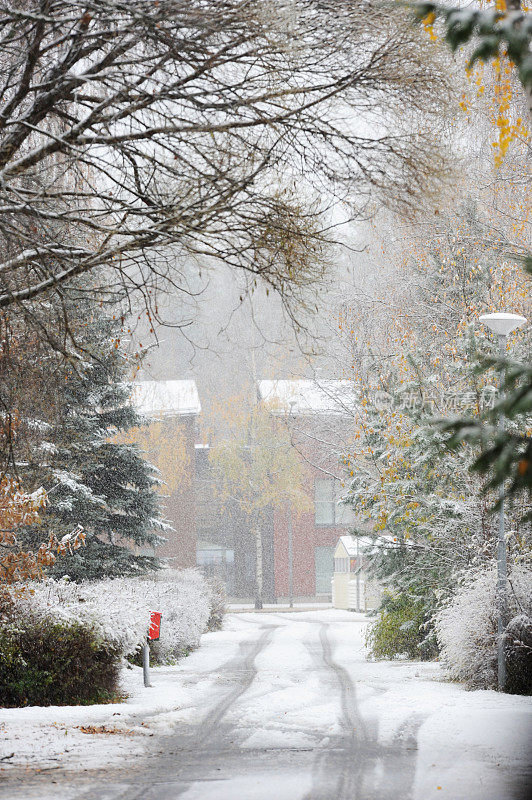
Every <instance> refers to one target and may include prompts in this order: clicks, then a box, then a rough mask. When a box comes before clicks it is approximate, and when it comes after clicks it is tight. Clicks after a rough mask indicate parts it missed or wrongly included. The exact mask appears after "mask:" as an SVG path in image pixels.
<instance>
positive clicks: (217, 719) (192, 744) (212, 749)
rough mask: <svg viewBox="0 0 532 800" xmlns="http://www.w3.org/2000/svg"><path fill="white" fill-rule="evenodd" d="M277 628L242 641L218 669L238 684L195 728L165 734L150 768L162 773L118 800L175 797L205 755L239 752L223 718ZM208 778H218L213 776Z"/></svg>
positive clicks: (231, 726)
mask: <svg viewBox="0 0 532 800" xmlns="http://www.w3.org/2000/svg"><path fill="white" fill-rule="evenodd" d="M278 627H280V626H278V625H271V624H267V625H261V628H264V630H263V632H262V633H261V635H260V636H259V637H258V638H256V639H252V640H251V641H249V640H245V641H242V642H240V643H239V651H238V653H237V654H236V655H235V656H233V657H232V658H231V659H229V661H226V662H225V664H223V665H222V666H221V667H220V668H219V671H220V674H221V675H224V676H227V675H229V676H230V677H234V676H236V679H237V680H236V683H235V686H234V687H233V688H232V689H231V690H230V691H229V692H227V693H226V694H225V695H224V697H223V698H222V699H221V700H220V701H219V702H217V703H216V704H215V705H214V706H213V707H212V708H211V709H210V710H209V711H208V712H207V714H206V715H205V716H204V717H203V718H202V719H201V721H200V722H199V724H198V726H197V729H196V730H195V731H192V732H190V733H188V732H187V733H185V734H182V733H178V734H175V735H174V736H173V737H172V736H168V737H166V741H165V744H166V752H165V753H164V754H162V755H159V756H158V757H156V758H153V756H152V759H153V761H152V763H151V764H150V769H151V771H152V772H153V773H154V774H156V775H158V776H159V779H158V780H155V781H153V780H152V781H150V783H149V784H144V785H143V786H142V787H141V788H139V789H137V790H135V791H134V792H133V793H132V792H131V790H128V791H126V793H125V794H121V795H119V796H118V797H117V800H118V798H120V800H140V798H142V800H150V798H157V800H159V799H160V798H161V799H162V798H167V797H168V798H169V797H171V798H172V800H174V799H175V798H178V797H180V796H181V795H182V794H184V793H185V792H186V791H188V789H189V788H190V787H191V786H192V785H194V784H195V783H198V781H201V780H202V778H200V775H199V774H198V770H197V763H198V761H200V762H201V759H202V758H205V759H206V760H207V761H208V762H210V763H212V761H213V760H214V761H216V760H217V759H219V760H220V761H222V762H223V759H224V758H227V757H228V756H230V755H233V754H234V752H235V751H238V748H237V747H234V746H233V742H232V741H230V736H231V732H232V731H233V729H234V728H235V727H236V726H235V724H234V723H231V722H224V718H225V716H226V715H227V714H228V712H229V711H230V710H231V708H232V707H233V706H234V705H235V704H236V703H237V702H238V700H239V699H240V698H241V697H242V695H243V694H245V692H246V691H247V690H248V689H249V688H250V686H251V685H252V683H253V681H254V680H255V677H256V675H257V667H256V665H255V660H256V658H257V656H258V655H259V654H260V653H261V652H262V651H263V650H264V649H265V648H266V647H267V646H268V645H269V643H270V642H271V639H272V637H273V634H274V632H275V630H277V628H278ZM172 740H173V741H172ZM187 753H188V754H190V755H192V759H191V760H190V759H189V758H187V757H186V754H187ZM180 757H182V758H180ZM150 760H151V759H150ZM153 762H156V763H153ZM187 773H188V774H187ZM190 773H192V774H190ZM208 780H209V781H213V780H216V779H215V778H213V777H212V776H210V777H209V778H208ZM168 793H169V794H168ZM87 800H91V796H90V795H87Z"/></svg>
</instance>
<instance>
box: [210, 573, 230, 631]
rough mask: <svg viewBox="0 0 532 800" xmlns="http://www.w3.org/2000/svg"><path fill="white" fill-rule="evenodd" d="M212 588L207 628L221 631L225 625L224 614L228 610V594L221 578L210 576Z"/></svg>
mask: <svg viewBox="0 0 532 800" xmlns="http://www.w3.org/2000/svg"><path fill="white" fill-rule="evenodd" d="M207 584H208V586H209V590H210V608H211V610H210V615H209V620H208V622H207V630H209V631H219V630H220V629H221V627H222V625H223V621H224V615H225V612H226V610H227V595H226V593H225V586H224V584H223V583H222V581H221V580H220V579H219V578H209V580H208V581H207Z"/></svg>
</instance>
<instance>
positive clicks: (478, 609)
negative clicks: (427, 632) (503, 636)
mask: <svg viewBox="0 0 532 800" xmlns="http://www.w3.org/2000/svg"><path fill="white" fill-rule="evenodd" d="M496 586H497V570H496V569H495V568H491V569H478V568H475V569H470V570H468V571H467V572H465V573H464V574H463V575H462V577H461V580H460V584H459V586H458V588H457V590H456V591H455V592H454V594H453V595H452V596H451V597H450V598H449V600H448V601H447V603H446V604H445V605H444V607H443V608H442V609H441V610H440V611H439V612H438V613H437V614H436V615H435V617H434V624H435V628H436V636H437V638H438V643H439V645H440V648H441V652H440V656H441V661H442V663H443V665H444V667H445V669H446V671H447V673H448V675H449V677H450V678H452V679H453V680H458V681H463V682H464V683H466V684H467V685H468V686H469V687H470V688H484V689H487V688H494V687H496V685H497V596H496ZM508 599H509V616H510V618H512V617H514V616H516V615H520V614H525V615H526V616H529V617H530V616H532V572H530V570H526V569H524V568H523V567H514V569H513V570H512V572H511V574H510V578H509V591H508Z"/></svg>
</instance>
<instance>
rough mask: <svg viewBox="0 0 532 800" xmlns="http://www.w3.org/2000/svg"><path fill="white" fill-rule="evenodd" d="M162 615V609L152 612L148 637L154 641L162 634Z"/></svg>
mask: <svg viewBox="0 0 532 800" xmlns="http://www.w3.org/2000/svg"><path fill="white" fill-rule="evenodd" d="M161 617H162V614H161V612H160V611H152V612H151V613H150V629H149V631H148V639H150V640H151V641H152V642H153V641H154V640H155V639H158V638H159V636H160V635H161Z"/></svg>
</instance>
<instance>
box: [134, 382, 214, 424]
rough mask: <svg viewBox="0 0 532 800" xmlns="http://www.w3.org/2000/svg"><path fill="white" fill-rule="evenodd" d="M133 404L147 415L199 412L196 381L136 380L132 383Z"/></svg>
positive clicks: (173, 415) (175, 414)
mask: <svg viewBox="0 0 532 800" xmlns="http://www.w3.org/2000/svg"><path fill="white" fill-rule="evenodd" d="M132 401H133V404H134V405H135V406H136V408H137V409H138V410H139V411H140V413H141V414H145V415H146V416H148V417H176V416H181V415H184V414H199V413H200V411H201V404H200V399H199V395H198V388H197V386H196V381H193V380H186V381H138V382H136V383H134V384H133V395H132Z"/></svg>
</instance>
